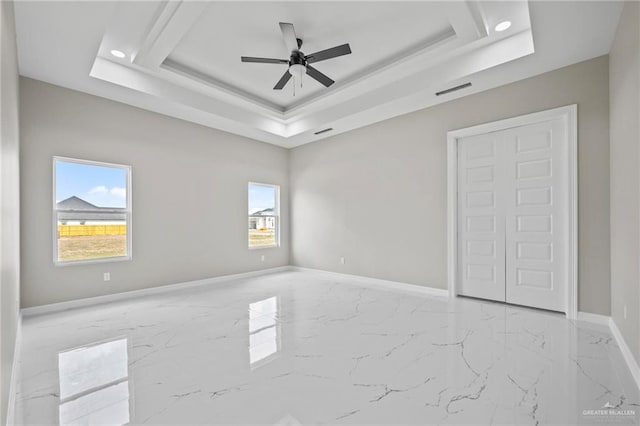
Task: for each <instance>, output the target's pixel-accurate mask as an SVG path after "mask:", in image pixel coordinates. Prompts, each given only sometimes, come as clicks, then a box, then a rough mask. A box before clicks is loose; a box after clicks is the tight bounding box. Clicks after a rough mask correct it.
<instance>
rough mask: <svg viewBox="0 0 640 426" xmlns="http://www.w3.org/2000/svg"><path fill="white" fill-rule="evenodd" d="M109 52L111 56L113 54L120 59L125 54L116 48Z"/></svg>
mask: <svg viewBox="0 0 640 426" xmlns="http://www.w3.org/2000/svg"><path fill="white" fill-rule="evenodd" d="M111 54H112V55H113V56H115V57H116V58H120V59H122V58H124V57H125V56H127V55H125V54H124V52H123V51H121V50H116V49H113V50H112V51H111Z"/></svg>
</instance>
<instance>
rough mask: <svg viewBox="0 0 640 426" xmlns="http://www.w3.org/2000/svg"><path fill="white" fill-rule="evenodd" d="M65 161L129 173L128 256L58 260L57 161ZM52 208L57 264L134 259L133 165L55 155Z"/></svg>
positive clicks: (85, 263)
mask: <svg viewBox="0 0 640 426" xmlns="http://www.w3.org/2000/svg"><path fill="white" fill-rule="evenodd" d="M57 161H64V162H67V163H77V164H87V165H90V166H102V167H114V168H118V169H123V170H125V172H126V174H127V207H126V211H125V214H126V218H127V255H126V256H113V257H101V258H97V259H80V260H63V261H61V260H58V209H57V208H56V207H57V203H56V162H57ZM51 198H52V203H53V204H52V208H51V213H52V214H51V216H52V225H53V226H52V231H53V232H52V241H53V264H54V265H55V266H74V265H89V264H93V263H108V262H123V261H130V260H131V259H132V254H131V253H132V252H131V249H132V242H131V240H132V239H133V238H132V235H133V233H132V232H133V226H132V221H131V218H132V216H133V214H132V211H133V209H132V206H131V166H127V165H124V164H115V163H107V162H104V161H93V160H80V159H78V158H69V157H61V156H54V157H53V188H52V197H51Z"/></svg>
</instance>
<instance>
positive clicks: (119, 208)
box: [53, 157, 131, 264]
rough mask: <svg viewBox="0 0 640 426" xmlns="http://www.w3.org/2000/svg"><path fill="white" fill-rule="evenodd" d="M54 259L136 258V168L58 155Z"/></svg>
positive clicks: (55, 184)
mask: <svg viewBox="0 0 640 426" xmlns="http://www.w3.org/2000/svg"><path fill="white" fill-rule="evenodd" d="M53 178H54V200H53V216H54V217H53V221H54V234H55V238H54V251H53V253H54V262H55V263H56V264H68V263H75V262H87V261H96V260H105V259H108V260H117V259H124V260H126V259H130V258H131V194H130V193H131V191H130V188H131V168H130V167H129V166H121V165H117V164H107V163H97V162H94V161H83V160H74V159H69V158H61V157H54V159H53Z"/></svg>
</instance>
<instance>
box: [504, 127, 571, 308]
mask: <svg viewBox="0 0 640 426" xmlns="http://www.w3.org/2000/svg"><path fill="white" fill-rule="evenodd" d="M501 133H502V135H503V137H504V142H505V143H504V150H505V152H504V159H505V162H506V164H508V165H511V166H510V167H507V168H506V176H505V186H506V197H505V206H506V247H505V253H506V266H507V268H506V293H507V297H506V299H507V302H509V303H515V304H518V305H526V306H533V307H537V308H543V309H550V310H554V311H564V310H565V306H566V305H565V304H566V291H567V285H568V282H567V280H568V270H567V260H568V256H567V254H568V253H567V250H568V232H567V231H568V228H567V225H568V200H569V195H568V194H569V192H568V188H569V186H568V183H569V172H568V169H567V164H568V143H567V134H566V131H565V126H564V122H563V121H562V120H560V119H558V120H553V121H548V122H543V123H538V124H532V125H528V126H521V127H517V128H514V129H509V130H505V131H503V132H501Z"/></svg>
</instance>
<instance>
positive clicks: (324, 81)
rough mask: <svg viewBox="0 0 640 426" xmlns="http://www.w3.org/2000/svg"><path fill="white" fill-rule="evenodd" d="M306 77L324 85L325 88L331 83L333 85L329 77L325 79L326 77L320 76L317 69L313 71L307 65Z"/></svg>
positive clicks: (312, 68)
mask: <svg viewBox="0 0 640 426" xmlns="http://www.w3.org/2000/svg"><path fill="white" fill-rule="evenodd" d="M307 75H308V76H309V77H311V78H313V79H314V80H317V81H319V82H320V83H322V84H324V85H325V86H326V87H329V86H331V85H332V84H333V83H335V81H333V80H331V79H330V78H329V77H327V76H326V75H324V74H322V73H321V72H320V71H318V70H317V69H315V68H314V67H312V66H311V65H307Z"/></svg>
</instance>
